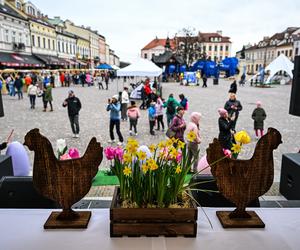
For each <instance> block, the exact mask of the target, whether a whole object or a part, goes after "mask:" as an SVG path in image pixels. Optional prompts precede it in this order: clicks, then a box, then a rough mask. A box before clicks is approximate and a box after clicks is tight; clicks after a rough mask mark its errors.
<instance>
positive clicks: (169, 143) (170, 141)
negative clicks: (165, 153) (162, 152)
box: [166, 139, 174, 148]
mask: <svg viewBox="0 0 300 250" xmlns="http://www.w3.org/2000/svg"><path fill="white" fill-rule="evenodd" d="M173 144H174V142H173V140H172V139H168V140H167V141H166V146H167V147H168V148H169V147H172V146H173Z"/></svg>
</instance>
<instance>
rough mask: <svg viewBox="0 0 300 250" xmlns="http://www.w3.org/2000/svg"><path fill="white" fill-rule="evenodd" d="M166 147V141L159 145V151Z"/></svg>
mask: <svg viewBox="0 0 300 250" xmlns="http://www.w3.org/2000/svg"><path fill="white" fill-rule="evenodd" d="M165 146H166V142H165V141H161V142H160V143H158V148H159V149H163V148H164V147H165Z"/></svg>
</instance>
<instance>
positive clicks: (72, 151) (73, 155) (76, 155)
mask: <svg viewBox="0 0 300 250" xmlns="http://www.w3.org/2000/svg"><path fill="white" fill-rule="evenodd" d="M69 155H70V157H71V158H72V159H77V158H80V155H79V151H78V149H77V148H70V149H69Z"/></svg>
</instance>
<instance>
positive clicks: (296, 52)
mask: <svg viewBox="0 0 300 250" xmlns="http://www.w3.org/2000/svg"><path fill="white" fill-rule="evenodd" d="M298 53H299V48H296V49H295V56H298Z"/></svg>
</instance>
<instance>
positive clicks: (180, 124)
mask: <svg viewBox="0 0 300 250" xmlns="http://www.w3.org/2000/svg"><path fill="white" fill-rule="evenodd" d="M183 115H184V108H183V107H181V106H179V107H178V108H177V114H176V116H175V117H174V118H173V120H172V122H171V125H170V129H171V130H172V131H174V132H175V136H174V138H175V139H178V140H180V141H182V142H184V131H185V129H186V123H185V120H184V119H183Z"/></svg>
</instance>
